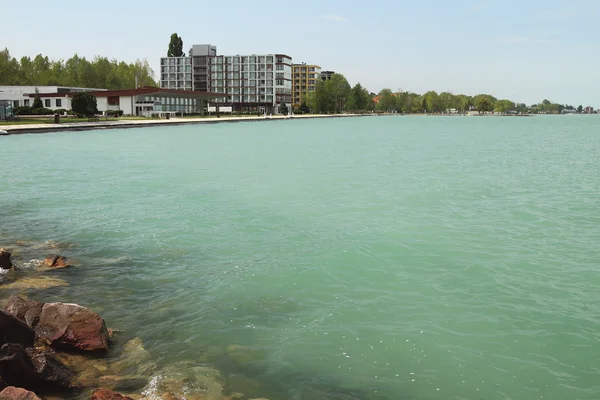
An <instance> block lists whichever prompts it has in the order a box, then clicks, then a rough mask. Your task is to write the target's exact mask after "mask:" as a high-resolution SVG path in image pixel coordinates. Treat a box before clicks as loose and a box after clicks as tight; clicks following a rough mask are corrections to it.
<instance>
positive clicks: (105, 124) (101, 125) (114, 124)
mask: <svg viewBox="0 0 600 400" xmlns="http://www.w3.org/2000/svg"><path fill="white" fill-rule="evenodd" d="M372 115H373V114H334V115H296V116H294V117H284V116H272V117H224V118H173V119H160V120H150V119H141V120H121V121H110V120H105V121H99V122H80V123H68V122H67V123H62V124H31V125H12V126H11V125H5V126H2V127H1V129H2V130H5V131H7V132H8V133H9V134H11V135H16V134H26V133H52V132H67V131H90V130H100V129H126V128H144V127H153V126H174V125H190V124H217V123H227V122H229V123H233V122H265V121H280V120H286V121H287V120H298V119H316V118H349V117H361V116H372Z"/></svg>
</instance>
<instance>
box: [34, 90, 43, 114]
mask: <svg viewBox="0 0 600 400" xmlns="http://www.w3.org/2000/svg"><path fill="white" fill-rule="evenodd" d="M31 108H33V109H38V108H44V103H42V99H40V95H39V94H38V93H37V88H36V93H35V97H34V98H33V105H32V107H31Z"/></svg>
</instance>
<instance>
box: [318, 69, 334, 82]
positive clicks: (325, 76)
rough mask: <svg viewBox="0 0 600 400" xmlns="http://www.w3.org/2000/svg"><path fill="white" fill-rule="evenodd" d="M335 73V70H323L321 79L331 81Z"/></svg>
mask: <svg viewBox="0 0 600 400" xmlns="http://www.w3.org/2000/svg"><path fill="white" fill-rule="evenodd" d="M333 74H335V72H334V71H321V80H323V81H330V80H331V77H332V76H333Z"/></svg>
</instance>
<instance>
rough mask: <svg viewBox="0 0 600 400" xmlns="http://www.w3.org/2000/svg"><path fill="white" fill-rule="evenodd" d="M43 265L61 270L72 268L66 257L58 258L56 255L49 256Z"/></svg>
mask: <svg viewBox="0 0 600 400" xmlns="http://www.w3.org/2000/svg"><path fill="white" fill-rule="evenodd" d="M42 265H43V266H44V267H47V268H54V269H61V268H67V267H70V265H69V261H68V260H67V258H66V257H63V256H58V255H56V254H52V255H49V256H48V257H46V258H45V259H44V261H43V262H42Z"/></svg>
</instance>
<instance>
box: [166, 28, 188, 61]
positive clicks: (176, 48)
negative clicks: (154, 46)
mask: <svg viewBox="0 0 600 400" xmlns="http://www.w3.org/2000/svg"><path fill="white" fill-rule="evenodd" d="M184 54H185V53H184V52H183V39H181V37H179V35H177V34H176V33H174V34H172V35H171V41H170V42H169V50H168V51H167V57H183V55H184Z"/></svg>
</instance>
